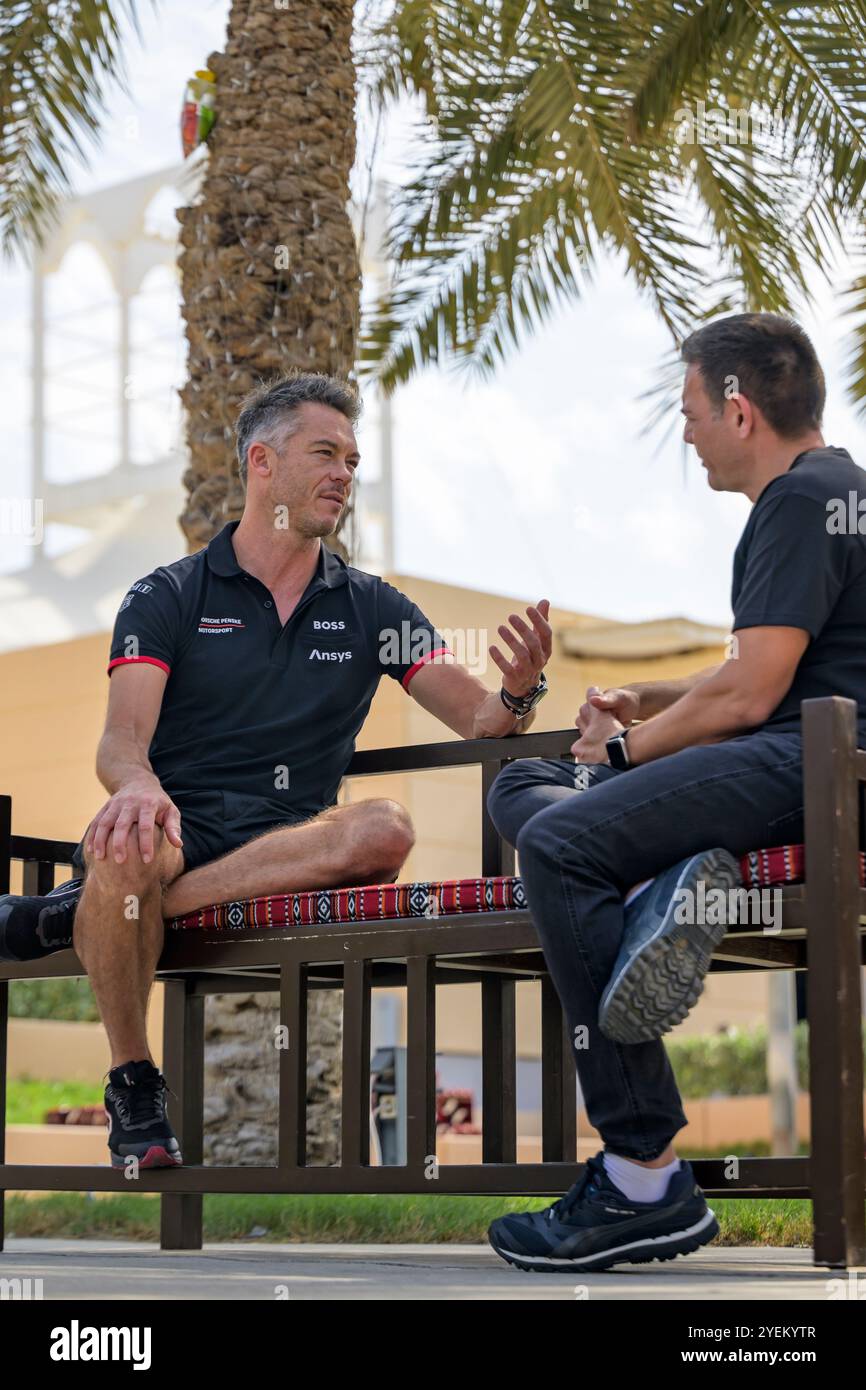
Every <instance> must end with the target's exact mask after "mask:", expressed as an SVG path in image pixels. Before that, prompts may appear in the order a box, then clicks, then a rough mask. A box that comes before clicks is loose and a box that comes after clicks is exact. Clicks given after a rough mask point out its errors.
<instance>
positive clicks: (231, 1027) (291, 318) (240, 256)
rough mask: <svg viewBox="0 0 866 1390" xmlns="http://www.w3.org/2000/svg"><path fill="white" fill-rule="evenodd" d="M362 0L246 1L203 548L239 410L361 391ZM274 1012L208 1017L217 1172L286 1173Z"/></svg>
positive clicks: (209, 324) (324, 1106) (320, 1040)
mask: <svg viewBox="0 0 866 1390" xmlns="http://www.w3.org/2000/svg"><path fill="white" fill-rule="evenodd" d="M352 12H353V4H352V0H304V3H303V4H300V3H297V0H288V2H287V3H286V2H285V0H234V3H233V4H232V9H231V15H230V18H229V25H228V34H227V39H226V46H225V52H224V53H215V54H212V55H211V57H210V58H209V59H208V67H209V68H211V69H212V70H213V72H214V73H215V74H216V79H217V121H216V125H215V127H214V129H213V131H212V132H211V135H210V139H209V141H208V159H207V167H206V169H205V173H204V181H203V185H202V190H201V194H200V196H199V198H198V200H197V201H196V204H195V206H193V207H187V208H183V209H181V210H180V211H179V213H178V218H179V220H180V223H181V234H180V240H181V247H182V250H181V255H180V269H181V282H182V298H183V315H184V320H185V323H186V335H187V340H188V343H189V369H188V377H187V383H186V386H185V387H184V389H183V391H182V393H181V396H182V400H183V404H184V409H185V415H186V437H187V444H188V448H189V467H188V469H187V471H186V473H185V475H184V485H185V487H186V489H187V492H188V498H187V502H186V506H185V509H184V512H183V515H182V517H181V519H180V522H181V526H182V528H183V530H184V533H185V535H186V536H187V539H188V541H189V543H190V547H191V549H197V548H198V547H199V546H201V545H205V544H206V543H207V542H208V541H209V540H210V539H211V537H212V536H213V535H214V533H215V532H216V531H218V530H219V529H220V527H222V526H223V525H224V524H225V522H226V521H228V520H231V519H232V518H234V517H237V516H239V515H240V513H241V511H242V510H243V491H242V488H241V485H240V482H239V480H238V476H237V466H236V462H235V455H234V441H233V425H234V420H235V417H236V415H237V411H238V406H239V403H240V401H241V399H242V397H243V396H244V395H245V394H246V392H247V391H249V390H250V389H251V388H252V387H253V386H255V385H257V384H258V383H259V382H260V381H261V380H263V379H268V378H272V377H275V376H279V375H284V374H285V373H287V372H288V371H290V370H292V369H293V368H304V369H306V370H309V371H323V372H330V373H333V374H335V375H340V376H348V375H349V374H350V373H351V371H352V368H353V366H354V360H355V339H356V333H357V323H358V313H359V302H360V270H359V265H358V253H357V248H356V243H355V236H354V232H353V229H352V225H351V221H350V217H349V212H348V204H349V176H350V172H351V169H352V164H353V162H354V157H355V69H354V63H353V59H352V47H351V44H352V18H353V14H352ZM273 998H274V996H273V995H270V996H267V995H264V996H263V995H254V994H250V995H228V996H220V997H218V998H216V999H213V1000H209V1002H208V1012H207V1018H208V1039H209V1049H208V1051H209V1057H208V1062H207V1075H206V1090H207V1093H208V1097H209V1099H208V1112H207V1121H208V1138H207V1157H208V1158H209V1159H211V1160H216V1161H227V1160H229V1161H232V1162H248V1163H268V1162H273V1161H274V1160H275V1156H276V1131H275V1116H276V1079H277V1061H278V1053H277V1051H276V1049H275V1047H274V1045H273V1042H274V1024H275V1022H276V1009H275V1007H274V1006H273V1005H272V1004H270V1003H266V1001H269V1000H273ZM339 1036H340V1028H339V996H337V995H336V994H335V993H334V992H331V991H328V992H317V994H316V995H315V996H314V998H313V999H312V1000H311V1004H310V1034H309V1057H310V1066H309V1070H308V1101H309V1103H310V1115H309V1136H310V1145H309V1156H310V1159H311V1161H318V1162H325V1163H332V1162H335V1161H336V1158H337V1154H338V1142H337V1135H338V1129H339V1126H338V1114H337V1099H336V1098H337V1092H338V1088H339Z"/></svg>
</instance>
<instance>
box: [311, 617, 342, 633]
mask: <svg viewBox="0 0 866 1390" xmlns="http://www.w3.org/2000/svg"><path fill="white" fill-rule="evenodd" d="M345 626H346V624H345V622H344V621H343V619H342V618H341V619H340V621H339V622H336V621H333V622H328V621H325V620H322V621H320V620H319V619H318V618H315V619H314V620H313V631H314V632H342V631H343V629H344V628H345Z"/></svg>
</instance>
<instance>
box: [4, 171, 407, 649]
mask: <svg viewBox="0 0 866 1390" xmlns="http://www.w3.org/2000/svg"><path fill="white" fill-rule="evenodd" d="M206 158H207V151H206V149H205V148H202V149H201V150H199V151H197V152H196V153H195V154H194V155H193V156H192V158H191V159H189V160H188V161H187V162H186V163H181V164H177V165H173V166H171V167H168V168H164V169H159V170H156V171H155V172H153V173H151V174H145V175H142V176H140V177H137V178H133V179H128V180H125V181H123V182H121V183H115V184H113V185H111V186H110V187H106V188H102V189H97V190H96V191H94V192H92V193H87V194H84V195H82V196H80V197H77V198H73V199H70V200H69V201H68V202H67V203H66V204H65V205H64V207H63V209H62V213H61V216H60V218H59V220H58V223H57V225H56V227H55V229H54V230H53V232H52V233H51V235H50V236H49V238H48V240H47V242H46V244H45V246H44V248H43V249H42V251H41V253H40V254H39V255H38V256H37V257H36V258H35V260H34V265H33V271H32V290H31V301H30V303H31V312H30V344H31V349H30V381H31V399H32V410H31V420H30V429H29V461H30V478H29V480H28V483H27V484H26V493H27V498H26V499H25V500H26V502H27V504H28V511H29V510H30V499H36V509H35V511H36V512H38V517H39V518H41V520H42V521H43V522H44V527H45V537H44V539H43V535H42V531H41V528H40V534H39V537H38V542H39V543H36V539H37V538H36V537H34V540H33V543H29V544H26V545H24V546H22V547H19V548H20V550H21V564H20V567H18V568H16V569H14V570H13V571H12V572H11V573H10V572H7V573H6V574H5V575H0V651H9V650H14V649H16V648H21V647H28V646H32V645H34V644H39V645H41V644H43V643H51V642H59V641H65V640H69V639H72V638H75V637H80V636H84V635H86V634H89V633H94V632H99V631H103V630H104V629H105V628H107V627H110V625H111V623H112V621H113V617H114V613H115V611H116V608H117V604H118V602H119V599H120V597H121V596H122V594H123V592H124V590H125V589H126V587H127V586H128V584H129V583H130V582H131V581H132V580H133V579H135V578H136V577H138V576H139V574H140V573H145V572H146V571H147V570H148V569H150V568H152V567H153V565H154V564H160V563H166V562H169V561H171V560H173V559H176V558H177V557H178V555H180V554H182V552H183V546H184V541H183V537H182V536H181V533H180V531H179V528H178V526H177V516H178V514H179V513H180V511H181V508H182V505H183V495H182V487H181V476H182V473H183V470H184V466H185V462H184V444H183V430H182V419H181V413H180V403H179V400H178V398H177V386H178V385H179V384H180V381H181V380H182V375H179V373H182V362H183V355H184V354H183V332H182V325H181V322H180V318H179V315H178V312H177V309H176V307H175V306H172V305H171V304H170V303H169V301H168V300H167V299H165V296H164V295H163V298H164V300H165V302H164V303H162V304H161V305H157V306H156V309H157V314H156V318H154V308H153V305H151V308H150V315H151V322H150V324H149V325H147V324H146V325H145V327H146V328H148V332H145V333H144V334H142V333H140V332H138V331H137V324H138V319H137V317H136V315H137V311H138V310H139V309H140V307H141V305H142V303H143V302H144V301H146V299H147V295H148V284H149V283H150V285H151V286H152V283H153V280H154V278H155V277H154V276H153V272H154V271H156V270H158V269H160V268H161V269H162V270H163V272H164V274H163V277H162V278H163V285H162V288H163V290H165V287H166V285H169V286H170V287H171V293H172V294H176V261H177V227H176V223H175V221H174V216H173V210H174V207H176V206H178V205H180V204H182V203H186V202H189V201H190V200H191V199H192V198H194V197H195V196H196V192H197V188H198V185H199V182H200V178H201V171H202V167H203V164H204V161H205V160H206ZM372 195H373V196H372V197H371V198H370V200H369V204H368V206H367V207H366V208H365V209H363V210H362V209H361V208H359V207H356V206H354V205H353V206H352V208H351V212H352V216H353V221H354V223H355V226H356V230H357V232H358V233H359V241H360V244H361V247H362V269H363V272H364V276H365V282H366V284H367V285H368V287H370V288H372V287H374V286H375V287H376V288H379V287H381V286H382V285H383V283H384V282H385V277H386V274H387V270H386V265H385V261H384V258H383V256H382V254H381V247H382V245H383V232H384V219H385V209H386V206H387V204H386V193H385V190H384V189H383V187H382V186H381V185H374V188H373V190H372ZM362 224H363V226H362ZM82 246H86V247H87V248H89V251H90V253H91V264H92V262H93V258H94V256H95V258H96V260H97V261H98V268H96V269H94V272H93V278H94V284H95V285H98V284H99V282H100V281H101V285H102V286H103V287H107V291H108V297H107V299H106V297H105V294H103V291H102V289H101V288H99V289H97V290H95V291H94V294H89V293H88V292H85V293H84V294H82V288H84V289H85V291H87V290H88V286H89V281H88V286H84V287H82V284H81V283H78V284H74V283H73V284H72V285H71V293H72V297H75V294H76V293H77V302H76V303H75V304H74V306H73V307H71V308H70V307H67V308H66V309H65V310H62V311H60V312H57V311H56V310H55V309H54V307H53V306H52V302H51V300H52V294H51V290H52V289H55V288H62V287H63V284H64V280H66V282H67V288H70V285H69V282H70V280H74V271H72V272H71V271H70V269H69V262H70V259H72V260H74V256H73V257H71V256H70V253H77V252H79V251H80V249H81V247H82ZM55 277H56V278H55ZM59 297H61V298H62V296H59ZM151 298H153V296H151ZM167 356H168V357H169V358H170V359H171V360H170V362H169V363H168V367H169V371H168V372H167V371H166V369H165V368H166V357H167ZM172 371H173V372H174V377H173V379H171V372H172ZM138 412H140V415H139V414H138ZM368 418H369V417H368ZM137 420H138V428H136V422H137ZM142 421H144V425H145V428H144V430H142ZM156 424H158V426H159V428H158V430H157V429H154V425H156ZM373 424H374V430H375V436H376V442H375V446H374V445H373V441H370V442H369V443H368V444H367V446H366V448H365V461H366V459H369V460H370V463H371V465H372V467H371V468H370V470H369V472H370V473H371V474H373V475H374V476H373V477H372V479H371V480H370V481H369V482H368V481H367V480H366V479H365V480H364V482H363V483H362V485H361V489H360V500H359V505H360V509H361V516H362V525H361V527H360V531H361V535H362V544H363V546H364V553H363V555H362V556H361V557H360V560H361V563H363V564H364V565H365V567H366V568H372V569H376V570H379V571H380V572H382V573H385V572H389V571H391V570H393V562H394V557H393V524H392V511H393V503H392V475H391V420H390V407H389V405H388V403H387V402H386V401H382V400H380V401H379V404H378V412H377V414H376V415H375V416H374V419H373ZM106 431H107V433H106ZM142 433H144V434H145V436H146V438H145V440H144V447H142V441H141V438H140V436H141V435H142ZM157 434H158V436H159V438H158V439H157V440H155V439H154V436H155V435H157ZM70 439H75V440H77V442H78V447H77V450H76V454H77V456H76V458H75V460H74V467H73V468H72V473H71V475H70V466H69V458H68V456H67V455H68V453H69V448H68V445H67V441H68V440H70ZM82 441H83V445H82ZM91 441H92V445H91ZM65 446H66V447H65ZM371 455H372V457H371ZM377 455H378V476H375V475H376V473H377V466H376V465H377V457H376V456H377ZM82 459H83V467H82ZM52 461H53V462H54V465H55V466H54V467H52ZM58 470H59V476H58ZM367 471H368V470H367V469H365V473H366V472H367ZM6 505H7V507H8V506H9V505H10V504H9V503H8V502H7V504H6ZM15 505H17V503H16V504H15ZM19 530H20V528H19ZM48 540H51V542H52V543H51V544H50V545H49V544H47V543H46V542H47V541H48Z"/></svg>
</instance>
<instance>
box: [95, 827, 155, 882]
mask: <svg viewBox="0 0 866 1390" xmlns="http://www.w3.org/2000/svg"><path fill="white" fill-rule="evenodd" d="M165 844H166V841H165V836H164V834H163V831H162V830H161V829H160V827H159V826H158V825H155V826H154V828H153V856H152V858H151V860H150V863H147V864H146V863H145V862H144V860H143V859H142V857H141V846H140V844H139V838H138V827H137V826H135V825H133V826H132V827H131V828H130V830H129V833H128V835H127V837H126V857H125V858H124V859H123V860H122V861H121V862H120V863H118V862H117V859H116V858H115V843H114V832H113V831H112V833H111V834H110V835H109V836H108V839H107V841H106V844H105V854H104V855H103V857H102V858H101V859H97V857H96V854H95V852H94V850H93V849H92V848H91V849H89V850H88V849H85V850H84V866H85V873H86V877H87V879H89V880H90V879H93V880H95V881H96V882H97V883H99V884H101V885H103V886H105V887H106V888H117V889H125V890H126V892H128V893H135V894H137V895H139V896H140V895H142V894H144V893H147V892H150V891H153V892H158V891H161V889H162V886H163V884H164V883H165V882H166V881H167V878H168V877H170V875H168V873H167V865H166V856H165V853H164V846H165Z"/></svg>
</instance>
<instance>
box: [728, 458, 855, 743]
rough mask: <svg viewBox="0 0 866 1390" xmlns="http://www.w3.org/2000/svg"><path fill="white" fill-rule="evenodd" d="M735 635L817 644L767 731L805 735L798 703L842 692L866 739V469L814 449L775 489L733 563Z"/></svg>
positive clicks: (762, 500)
mask: <svg viewBox="0 0 866 1390" xmlns="http://www.w3.org/2000/svg"><path fill="white" fill-rule="evenodd" d="M732 606H733V610H734V631H735V632H736V631H737V630H738V629H739V628H747V627H799V628H803V629H804V630H805V631H806V632H808V633H809V636H810V637H811V639H812V640H811V641H810V643H809V645H808V647H807V648H806V650H805V652H804V653H803V657H802V659H801V661H800V664H799V666H798V667H797V672H796V675H795V676H794V680H793V683H792V685H791V688H790V690H789V691H788V693H787V695H786V696H785V698H784V699H783V700H782V702H781V704H780V705H779V706H778V708H777V709H776V710H774V712H773V714H772V715H771V716H770V718H769V719H768V720H767V722H766V724H765V725H763V726H762V727H764V728H772V729H776V730H799V728H800V702H801V700H809V699H814V698H816V697H819V696H823V695H843V696H846V697H847V698H848V699H851V700H856V701H857V704H858V708H859V722H860V734H861V746H863V742H864V737H866V472H864V471H863V469H862V468H858V467H857V465H856V464H855V463H854V461H853V459H852V458H851V455H850V454H849V453H848V452H847V450H845V449H832V448H827V449H809V450H807V451H806V452H805V453H803V454H800V455H799V457H798V458H796V459H795V460H794V462H793V464H792V465H791V467H790V469H789V470H788V472H787V473H782V474H781V475H780V477H778V478H774V479H773V481H772V482H771V483H768V484H767V486H766V487H765V488H764V491H763V492H762V493H761V495H760V497H759V498H758V500H757V501H756V503H755V505H754V507H753V508H752V512H751V515H750V517H749V520H748V522H747V523H746V528H745V530H744V531H743V534H742V537H741V538H740V543H739V545H738V546H737V551H736V554H735V556H734V580H733V593H732Z"/></svg>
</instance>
